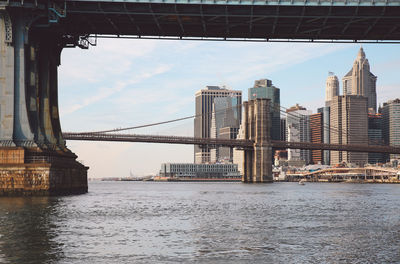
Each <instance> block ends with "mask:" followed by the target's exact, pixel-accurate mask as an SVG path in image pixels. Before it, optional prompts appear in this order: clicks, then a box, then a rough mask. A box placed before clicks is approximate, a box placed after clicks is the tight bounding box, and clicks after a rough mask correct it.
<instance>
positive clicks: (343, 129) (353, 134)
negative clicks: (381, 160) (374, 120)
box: [330, 95, 368, 165]
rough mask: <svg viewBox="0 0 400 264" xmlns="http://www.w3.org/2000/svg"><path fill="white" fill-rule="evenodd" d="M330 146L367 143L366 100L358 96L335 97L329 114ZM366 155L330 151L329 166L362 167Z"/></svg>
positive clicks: (365, 161) (366, 157)
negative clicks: (342, 163)
mask: <svg viewBox="0 0 400 264" xmlns="http://www.w3.org/2000/svg"><path fill="white" fill-rule="evenodd" d="M330 142H331V144H344V145H345V144H366V143H367V142H368V114H367V98H365V97H363V96H359V95H343V96H335V97H334V98H333V99H332V101H331V113H330ZM367 160H368V154H367V153H359V152H346V151H331V164H332V165H335V164H339V163H341V162H346V163H354V164H357V165H364V164H365V163H367Z"/></svg>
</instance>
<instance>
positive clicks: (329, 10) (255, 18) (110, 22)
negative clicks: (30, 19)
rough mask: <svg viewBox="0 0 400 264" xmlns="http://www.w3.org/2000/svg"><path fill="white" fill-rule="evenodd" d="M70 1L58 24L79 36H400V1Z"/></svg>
mask: <svg viewBox="0 0 400 264" xmlns="http://www.w3.org/2000/svg"><path fill="white" fill-rule="evenodd" d="M50 2H52V1H50ZM55 2H58V3H64V2H63V1H62V0H59V1H55ZM34 3H39V4H38V5H36V6H38V7H39V6H43V5H44V6H46V3H47V0H46V1H44V0H24V1H22V0H0V6H1V5H11V6H18V5H19V6H21V5H23V6H26V7H28V6H32V5H33V4H34ZM65 3H66V5H65V6H66V9H65V10H66V13H65V14H66V17H65V18H63V19H61V20H60V24H58V25H54V26H53V27H54V29H55V30H56V31H60V33H63V34H70V35H75V36H76V35H83V34H103V35H113V36H115V35H117V36H134V37H160V38H163V37H164V38H178V39H180V38H183V39H185V38H188V39H193V38H194V39H203V38H207V39H213V38H215V39H222V40H224V39H228V40H229V39H245V40H263V41H266V40H270V41H271V40H293V39H297V40H312V41H316V40H331V41H338V40H339V41H360V40H361V41H362V40H364V41H368V40H370V41H393V42H397V41H400V0H243V1H242V0H224V1H222V0H68V1H66V2H65ZM40 4H41V5H40ZM61 5H62V4H61ZM34 6H35V5H34Z"/></svg>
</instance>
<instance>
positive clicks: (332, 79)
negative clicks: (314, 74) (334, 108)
mask: <svg viewBox="0 0 400 264" xmlns="http://www.w3.org/2000/svg"><path fill="white" fill-rule="evenodd" d="M338 95H339V80H338V77H337V76H336V75H334V74H333V73H332V72H330V73H329V76H328V78H327V79H326V88H325V106H330V103H331V101H332V98H333V97H335V96H338Z"/></svg>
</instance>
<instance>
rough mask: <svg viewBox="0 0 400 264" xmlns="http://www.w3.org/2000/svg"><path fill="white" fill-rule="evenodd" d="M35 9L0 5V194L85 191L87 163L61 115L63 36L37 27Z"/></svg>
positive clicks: (38, 18)
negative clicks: (70, 141)
mask: <svg viewBox="0 0 400 264" xmlns="http://www.w3.org/2000/svg"><path fill="white" fill-rule="evenodd" d="M36 12H39V11H37V10H36ZM33 13H34V12H32V11H31V10H25V9H23V8H20V9H13V10H7V9H5V8H3V9H0V196H2V195H25V194H28V195H35V194H39V195H43V194H44V195H53V194H68V193H85V192H87V169H88V168H87V167H85V166H83V165H82V164H80V163H79V162H77V161H76V158H77V156H76V155H75V154H73V153H72V152H71V151H69V150H68V149H67V148H66V146H65V141H64V139H63V138H62V132H61V126H60V121H59V115H58V95H57V90H58V80H57V68H58V65H59V64H60V54H61V50H62V48H63V44H62V41H61V36H58V35H57V34H55V33H53V32H52V31H51V30H50V27H43V26H41V27H35V23H36V22H37V21H40V18H41V17H43V14H36V13H35V15H36V17H35V16H34V15H32V14H33ZM44 14H47V12H46V11H45V13H44ZM41 23H42V22H41Z"/></svg>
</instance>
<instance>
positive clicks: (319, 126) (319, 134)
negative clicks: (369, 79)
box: [310, 113, 324, 164]
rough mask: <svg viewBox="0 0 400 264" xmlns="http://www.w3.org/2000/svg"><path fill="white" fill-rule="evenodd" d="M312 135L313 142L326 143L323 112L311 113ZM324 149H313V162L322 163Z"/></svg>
mask: <svg viewBox="0 0 400 264" xmlns="http://www.w3.org/2000/svg"><path fill="white" fill-rule="evenodd" d="M310 137H311V142H312V143H324V130H323V116H322V113H317V114H312V115H310ZM322 153H323V152H322V150H320V149H317V150H311V163H312V164H322V163H323V154H322Z"/></svg>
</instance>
